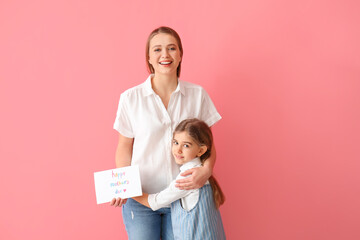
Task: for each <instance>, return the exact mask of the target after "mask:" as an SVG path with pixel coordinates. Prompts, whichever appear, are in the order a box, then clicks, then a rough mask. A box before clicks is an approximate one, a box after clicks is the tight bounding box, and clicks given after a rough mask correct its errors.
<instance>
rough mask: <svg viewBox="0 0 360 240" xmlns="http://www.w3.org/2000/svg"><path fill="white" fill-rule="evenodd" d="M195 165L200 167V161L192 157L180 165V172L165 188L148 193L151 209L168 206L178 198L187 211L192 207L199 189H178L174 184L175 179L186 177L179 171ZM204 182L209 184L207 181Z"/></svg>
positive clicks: (197, 196) (196, 200) (196, 199)
mask: <svg viewBox="0 0 360 240" xmlns="http://www.w3.org/2000/svg"><path fill="white" fill-rule="evenodd" d="M196 167H201V161H200V159H199V158H194V159H193V160H191V161H189V162H187V163H185V164H183V165H182V166H181V167H180V174H179V175H178V176H177V177H176V179H175V180H174V181H172V182H171V183H170V185H169V186H168V187H167V188H166V189H164V190H163V191H161V192H159V193H154V194H149V197H148V202H149V205H150V207H151V209H152V210H154V211H156V210H158V209H160V208H163V207H169V206H170V204H171V203H172V202H175V201H176V200H178V199H181V205H182V207H183V208H184V209H185V210H188V211H189V210H191V209H192V208H194V207H195V205H196V203H197V202H198V200H199V189H193V190H180V189H179V188H177V187H175V184H176V180H178V179H182V178H186V177H183V176H181V173H183V172H185V171H186V170H189V169H191V168H196ZM206 184H209V182H208V181H207V182H206Z"/></svg>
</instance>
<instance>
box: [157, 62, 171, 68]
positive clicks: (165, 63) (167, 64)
mask: <svg viewBox="0 0 360 240" xmlns="http://www.w3.org/2000/svg"><path fill="white" fill-rule="evenodd" d="M171 63H172V62H171V61H163V62H159V64H160V65H162V66H165V67H166V66H170V64H171Z"/></svg>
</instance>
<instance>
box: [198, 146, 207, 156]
mask: <svg viewBox="0 0 360 240" xmlns="http://www.w3.org/2000/svg"><path fill="white" fill-rule="evenodd" d="M206 151H207V146H205V145H204V146H200V150H199V153H198V154H197V155H196V156H197V157H201V156H202V155H203V154H204V153H205V152H206Z"/></svg>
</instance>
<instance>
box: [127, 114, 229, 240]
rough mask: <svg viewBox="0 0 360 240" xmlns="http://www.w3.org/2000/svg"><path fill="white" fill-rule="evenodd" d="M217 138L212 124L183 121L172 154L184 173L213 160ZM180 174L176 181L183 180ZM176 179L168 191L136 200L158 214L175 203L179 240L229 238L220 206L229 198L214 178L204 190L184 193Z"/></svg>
mask: <svg viewBox="0 0 360 240" xmlns="http://www.w3.org/2000/svg"><path fill="white" fill-rule="evenodd" d="M212 145H213V137H212V133H211V130H210V128H209V127H208V125H207V124H206V123H205V122H203V121H200V120H198V119H186V120H183V121H182V122H181V123H180V124H179V125H178V126H177V127H176V129H175V131H174V134H173V142H172V154H173V156H174V158H175V162H176V163H177V164H179V165H182V166H181V167H180V171H181V172H180V174H181V173H182V172H184V171H186V170H188V169H191V168H196V167H201V165H202V164H203V163H204V162H205V161H206V160H207V159H208V158H209V156H210V154H211V147H212ZM180 174H179V175H178V176H177V178H176V179H180V178H183V176H181V175H180ZM175 184H176V180H174V181H173V182H172V183H171V184H170V185H169V186H168V187H167V188H166V189H165V190H163V191H161V192H159V193H155V194H147V193H144V194H143V195H142V196H140V197H135V198H133V199H134V200H136V201H138V202H139V203H141V204H143V205H145V206H147V207H150V208H151V209H152V210H154V211H156V210H158V209H160V208H163V207H165V206H168V205H169V204H171V219H172V226H173V233H174V237H175V239H216V240H219V239H225V233H224V228H223V224H222V221H221V216H220V212H219V210H218V208H219V206H220V205H221V204H223V203H224V201H225V196H224V194H223V192H222V191H221V188H220V186H219V185H218V183H217V181H216V180H215V178H214V177H213V176H211V177H210V178H209V181H208V182H207V183H206V184H205V185H204V186H203V187H202V188H200V189H195V190H180V189H178V188H176V187H175Z"/></svg>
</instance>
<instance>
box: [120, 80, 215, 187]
mask: <svg viewBox="0 0 360 240" xmlns="http://www.w3.org/2000/svg"><path fill="white" fill-rule="evenodd" d="M151 77H152V75H150V76H149V77H148V79H147V80H146V81H145V82H144V83H142V84H140V85H138V86H136V87H133V88H130V89H128V90H126V91H125V92H123V93H122V94H121V96H120V100H119V106H118V110H117V115H116V119H115V123H114V129H115V130H117V131H118V132H119V133H120V134H121V135H123V136H125V137H128V138H134V144H133V153H132V159H131V165H138V166H139V169H140V179H141V184H142V190H143V191H144V192H146V193H150V194H151V193H157V192H160V191H162V190H163V189H165V188H166V187H167V186H168V185H169V184H170V183H171V181H172V180H174V179H175V177H176V176H177V174H178V173H179V166H178V165H177V164H176V162H175V160H174V158H173V156H172V154H171V141H172V136H173V135H172V134H173V131H174V129H175V127H176V126H177V124H178V123H180V122H181V121H182V120H184V119H187V118H198V119H200V120H203V121H204V122H206V123H207V124H208V125H209V126H212V125H213V124H215V123H216V122H217V121H219V120H220V119H221V116H220V114H219V113H218V112H217V110H216V108H215V106H214V104H213V103H212V101H211V99H210V97H209V95H208V94H207V93H206V91H205V90H204V89H203V88H202V87H201V86H198V85H196V84H192V83H188V82H183V81H180V80H179V81H178V86H177V88H176V90H175V91H174V92H173V93H172V95H171V97H170V101H169V104H168V108H167V109H166V108H165V106H164V104H163V103H162V101H161V99H160V97H159V96H158V95H157V94H156V93H155V92H154V91H153V89H152V86H151Z"/></svg>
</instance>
